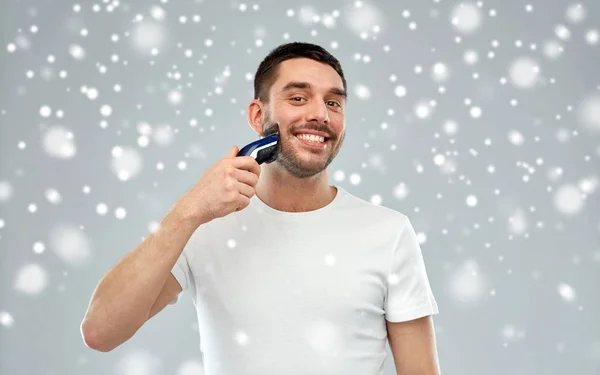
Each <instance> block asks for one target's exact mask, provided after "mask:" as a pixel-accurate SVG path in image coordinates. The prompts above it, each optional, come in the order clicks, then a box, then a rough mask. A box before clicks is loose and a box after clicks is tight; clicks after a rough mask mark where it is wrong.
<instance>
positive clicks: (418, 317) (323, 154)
mask: <svg viewBox="0 0 600 375" xmlns="http://www.w3.org/2000/svg"><path fill="white" fill-rule="evenodd" d="M254 87H255V97H254V100H252V101H251V102H250V104H249V105H248V111H247V115H248V122H249V124H250V126H251V128H252V129H253V130H254V131H255V132H256V134H257V135H264V134H265V132H267V131H268V130H269V129H270V128H271V127H273V126H277V127H278V131H279V136H280V146H281V148H280V152H279V154H278V157H277V159H276V160H275V161H274V162H272V163H270V164H262V165H261V166H260V178H259V179H258V180H253V181H254V182H255V184H254V183H250V182H248V183H247V184H235V185H230V186H236V189H239V192H240V193H242V192H244V194H245V195H247V196H248V197H249V198H248V200H247V202H248V204H247V205H242V206H238V207H237V208H236V207H234V206H231V208H229V209H228V211H226V212H225V211H223V212H224V213H222V214H220V215H214V217H211V218H210V220H208V219H207V220H203V221H202V223H201V224H198V225H194V226H192V227H191V229H189V228H190V226H189V225H184V224H182V223H189V220H184V219H182V217H187V216H186V215H183V214H180V213H181V212H187V211H189V210H190V208H189V207H195V206H196V205H199V204H202V205H203V206H205V205H207V203H206V202H210V201H215V200H216V201H219V200H220V199H221V198H220V195H219V194H220V192H221V190H218V189H222V188H221V187H220V186H217V185H219V184H222V183H223V181H222V180H219V179H217V177H218V176H222V175H223V174H224V173H225V172H222V171H221V172H219V171H220V170H219V169H214V168H216V167H211V169H209V171H207V172H206V173H208V172H211V171H213V172H214V171H217V172H218V173H217V172H215V173H213V174H212V175H211V174H210V173H209V174H207V176H214V180H211V179H208V177H207V178H205V177H203V178H202V179H201V181H205V182H203V183H202V184H201V186H202V188H199V189H196V190H195V193H194V195H193V198H190V197H192V196H191V195H190V196H188V197H187V198H186V199H185V200H182V201H181V202H184V203H182V204H179V205H177V206H176V207H177V209H174V210H173V211H174V212H175V213H179V214H178V215H176V216H174V217H176V218H177V219H173V218H171V219H168V218H165V219H163V221H162V222H161V230H160V231H158V232H156V233H153V234H152V235H151V239H149V240H148V241H147V242H146V243H144V244H142V245H140V247H139V248H138V249H136V251H135V257H134V258H135V260H133V259H132V260H124V261H122V263H121V265H120V267H117V268H116V270H115V271H113V272H112V274H110V275H108V276H107V277H106V281H103V283H101V285H100V286H99V287H98V290H100V291H97V292H96V294H95V295H94V297H93V299H92V302H91V304H90V308H89V312H88V317H86V321H84V324H83V325H82V332H83V333H84V337H86V335H87V339H86V343H87V344H88V346H90V347H94V348H97V349H98V350H102V351H109V350H112V349H114V348H115V347H116V346H118V345H119V344H120V343H122V342H124V341H125V340H127V339H128V338H129V337H131V336H132V335H133V333H134V332H135V331H136V330H137V329H138V328H139V327H140V326H141V324H143V323H144V322H146V321H147V320H149V319H151V318H152V317H153V316H154V315H155V314H157V313H158V312H159V311H161V310H162V309H163V308H164V307H165V306H167V305H168V304H169V303H171V304H173V303H176V301H177V296H178V295H179V293H180V292H182V291H187V292H189V293H190V295H191V297H192V300H193V302H194V306H195V308H196V310H197V317H198V330H199V335H200V349H201V353H202V357H203V364H204V372H205V375H217V374H218V375H276V374H277V375H281V374H286V375H296V374H297V375H312V374H314V375H317V374H319V375H325V374H327V375H342V374H343V375H347V374H357V375H382V374H383V364H384V361H385V359H386V357H387V352H386V342H389V345H390V348H391V349H392V353H393V359H394V363H395V365H396V371H397V373H398V374H402V375H437V374H439V372H440V371H439V366H438V358H437V351H436V343H435V336H434V329H433V322H432V315H434V314H437V313H438V307H437V304H436V301H435V298H434V296H433V293H432V290H431V287H430V284H429V281H428V277H427V273H426V270H425V265H424V261H423V256H422V254H421V249H420V247H419V243H418V241H417V237H416V234H415V231H414V228H413V227H412V225H411V222H410V220H409V219H408V217H407V216H406V215H404V214H402V213H399V212H397V211H395V210H392V209H390V208H386V207H384V206H378V205H374V204H371V203H370V202H368V201H365V200H362V199H360V198H358V197H355V196H353V195H352V194H350V193H349V192H348V191H346V190H345V189H343V188H342V187H341V186H338V185H335V184H330V183H329V175H328V170H327V167H328V166H329V165H330V163H331V162H332V161H333V160H334V159H335V157H336V155H337V154H338V152H339V150H340V148H341V147H342V144H343V141H344V137H345V134H346V121H345V112H346V106H347V94H346V93H347V85H346V80H345V78H344V73H343V71H342V68H341V66H340V63H339V61H338V60H337V59H335V58H334V57H333V56H332V55H331V54H329V53H328V52H327V51H326V50H325V49H323V48H322V47H320V46H317V45H314V44H309V43H297V42H296V43H289V44H284V45H281V46H279V47H277V48H275V49H274V50H272V51H271V52H270V53H269V55H268V56H266V58H265V59H264V60H263V61H262V62H261V64H260V65H259V67H258V70H257V72H256V77H255V83H254ZM234 150H237V149H234ZM233 155H235V154H233ZM230 156H231V154H230ZM234 159H235V158H234ZM239 159H242V158H239ZM244 162H245V161H244ZM223 163H229V164H230V165H232V164H233V163H242V161H241V160H240V161H236V160H232V159H231V158H227V159H226V160H225V161H222V162H221V164H217V165H224V164H223ZM254 163H256V162H255V161H254ZM230 165H229V166H230ZM240 165H241V164H240ZM246 168H247V169H249V170H254V168H256V170H258V168H259V166H258V165H257V164H256V165H249V164H248V165H246ZM227 171H228V172H227V173H225V174H226V175H228V176H234V175H235V176H246V177H244V178H246V179H247V178H248V177H247V176H248V174H246V175H244V174H243V173H249V172H247V171H241V170H239V169H235V170H234V169H232V168H229V169H227ZM219 178H221V177H219ZM238 178H239V179H240V181H241V179H242V177H238ZM206 181H212V182H211V183H209V182H206ZM246 181H249V180H246ZM230 182H231V181H230ZM248 184H250V185H252V186H253V187H254V189H251V187H250V186H249V185H248ZM211 193H213V194H214V196H213V195H211ZM236 193H237V190H236ZM227 202H230V203H231V200H229V201H227ZM244 202H246V201H244ZM236 204H237V203H236ZM182 207H184V208H182ZM215 207H216V206H214V207H213V209H216V208H215ZM137 270H139V271H137ZM168 271H170V273H169V272H168ZM127 278H129V279H127ZM110 280H113V281H110ZM127 280H130V281H129V282H130V284H129V287H128V288H123V287H122V286H121V285H119V283H122V284H127ZM131 280H134V281H131ZM110 283H113V284H112V285H111V284H110ZM157 285H160V288H157V287H156V286H157ZM128 291H129V292H128ZM128 293H129V294H128ZM102 301H104V302H102ZM149 302H150V303H149ZM134 306H137V307H134ZM140 311H141V312H140ZM135 314H138V315H135ZM107 327H108V328H107Z"/></svg>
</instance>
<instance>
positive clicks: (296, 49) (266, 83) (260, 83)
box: [254, 42, 347, 103]
mask: <svg viewBox="0 0 600 375" xmlns="http://www.w3.org/2000/svg"><path fill="white" fill-rule="evenodd" d="M295 58H308V59H312V60H315V61H318V62H321V63H324V64H328V65H329V66H331V67H332V68H333V69H334V70H335V71H336V72H337V73H338V74H339V75H340V77H341V78H342V83H343V85H344V91H346V90H347V88H346V78H345V77H344V71H343V70H342V65H341V64H340V62H339V61H338V59H336V58H335V57H333V55H331V54H330V53H329V52H327V50H325V48H323V47H321V46H319V45H316V44H312V43H304V42H291V43H286V44H282V45H280V46H278V47H276V48H275V49H273V50H271V52H269V54H268V55H267V56H266V57H265V58H264V60H263V61H262V62H261V63H260V65H259V66H258V69H257V71H256V74H255V76H254V99H259V100H261V101H263V102H265V103H267V102H268V101H269V89H270V88H271V86H272V85H273V83H274V82H275V80H276V79H277V69H278V67H279V64H280V63H281V62H283V61H285V60H290V59H295Z"/></svg>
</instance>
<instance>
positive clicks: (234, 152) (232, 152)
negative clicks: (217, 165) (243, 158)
mask: <svg viewBox="0 0 600 375" xmlns="http://www.w3.org/2000/svg"><path fill="white" fill-rule="evenodd" d="M239 151H240V150H239V149H238V146H233V147H232V148H231V149H230V150H229V152H228V153H227V155H225V157H226V158H233V157H235V156H237V153H238V152H239Z"/></svg>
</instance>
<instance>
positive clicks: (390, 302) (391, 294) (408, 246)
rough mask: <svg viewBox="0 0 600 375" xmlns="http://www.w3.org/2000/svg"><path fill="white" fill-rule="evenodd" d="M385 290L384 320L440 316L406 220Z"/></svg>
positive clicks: (423, 264) (414, 237)
mask: <svg viewBox="0 0 600 375" xmlns="http://www.w3.org/2000/svg"><path fill="white" fill-rule="evenodd" d="M387 286H388V288H387V293H386V298H385V304H384V310H385V317H386V320H388V321H390V322H402V321H408V320H413V319H417V318H420V317H423V316H427V315H435V314H437V313H439V310H438V306H437V303H436V300H435V298H434V296H433V292H432V290H431V286H430V285H429V279H428V277H427V272H426V269H425V262H424V260H423V255H422V254H421V247H420V246H419V242H418V241H417V235H416V233H415V230H414V228H413V226H412V224H411V222H410V220H409V219H408V217H406V216H404V218H403V224H402V229H401V232H400V235H399V237H398V240H397V242H396V245H395V246H394V248H393V254H392V261H391V265H390V270H389V274H388V279H387Z"/></svg>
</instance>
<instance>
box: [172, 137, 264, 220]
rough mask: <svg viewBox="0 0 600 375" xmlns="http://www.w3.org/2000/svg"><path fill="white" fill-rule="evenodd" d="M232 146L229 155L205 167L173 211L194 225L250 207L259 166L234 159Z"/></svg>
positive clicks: (246, 158) (249, 158)
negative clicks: (177, 211) (190, 220)
mask: <svg viewBox="0 0 600 375" xmlns="http://www.w3.org/2000/svg"><path fill="white" fill-rule="evenodd" d="M238 152H239V149H238V147H237V146H233V147H232V148H231V150H229V153H227V155H225V157H223V159H221V160H219V161H218V162H216V163H215V164H213V165H212V166H211V167H210V168H208V169H207V170H206V171H205V172H204V173H203V174H202V176H201V177H200V179H199V180H198V182H197V183H196V184H195V185H194V186H193V187H192V188H191V189H190V190H189V191H188V192H187V193H185V194H184V195H183V196H182V197H181V198H180V199H179V200H178V202H177V203H176V205H177V209H178V210H179V211H180V212H183V213H184V215H186V216H187V217H190V218H192V219H193V220H197V221H198V222H200V223H202V222H208V221H211V220H213V219H216V218H219V217H223V216H226V215H229V214H230V213H232V212H235V211H240V210H243V209H244V208H246V207H247V206H248V205H249V204H250V198H252V196H253V195H254V194H255V191H254V188H255V186H256V184H257V183H258V178H259V176H260V171H261V170H260V165H259V164H258V163H257V161H256V160H255V159H254V158H253V157H252V156H239V157H238V156H236V155H237V153H238Z"/></svg>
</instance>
